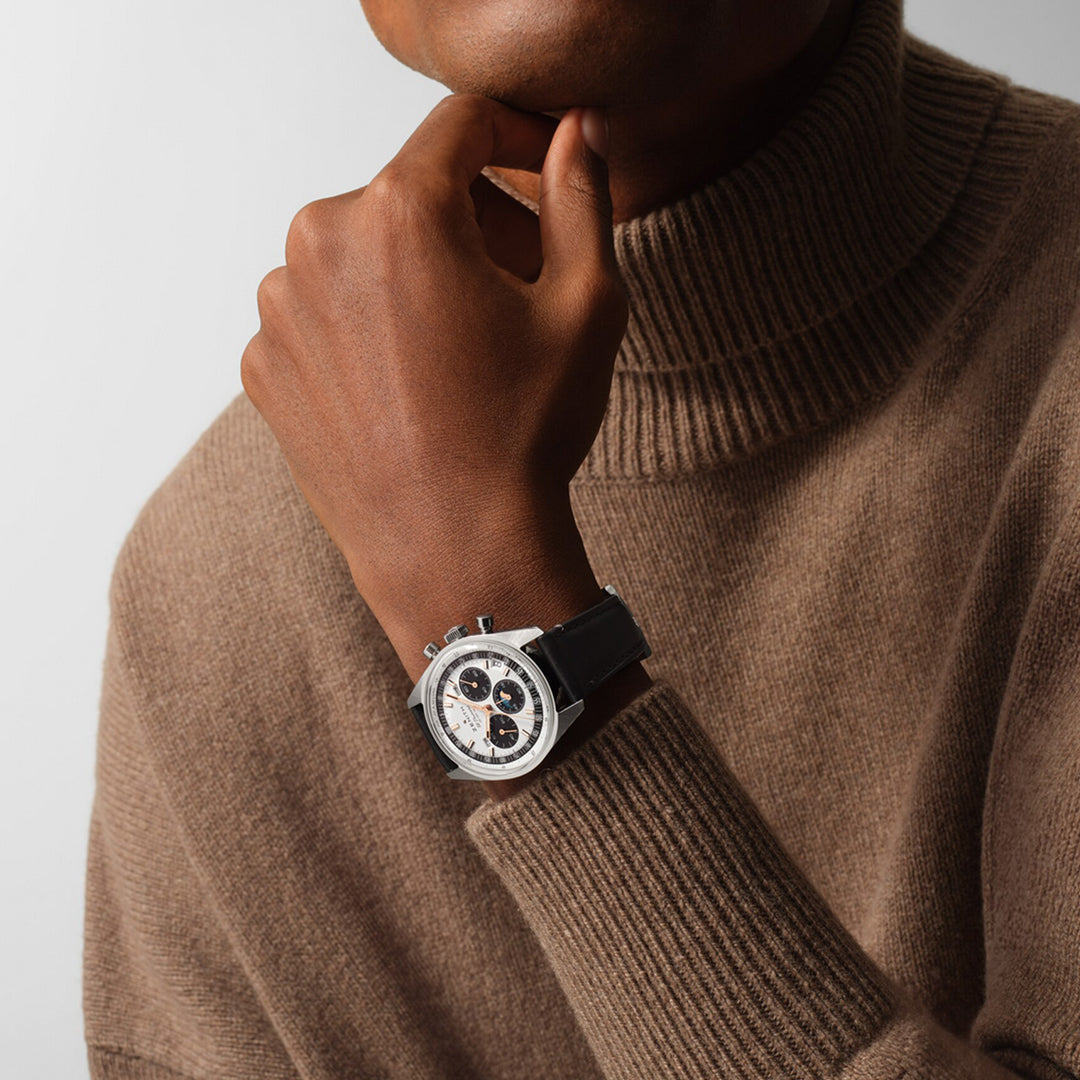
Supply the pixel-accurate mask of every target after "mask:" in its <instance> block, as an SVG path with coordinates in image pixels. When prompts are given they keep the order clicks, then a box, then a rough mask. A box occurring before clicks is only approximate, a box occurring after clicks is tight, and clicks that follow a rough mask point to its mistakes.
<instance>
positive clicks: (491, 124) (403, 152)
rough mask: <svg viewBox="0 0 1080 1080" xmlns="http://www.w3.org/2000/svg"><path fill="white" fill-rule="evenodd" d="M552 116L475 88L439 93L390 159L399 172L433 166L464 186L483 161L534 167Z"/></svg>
mask: <svg viewBox="0 0 1080 1080" xmlns="http://www.w3.org/2000/svg"><path fill="white" fill-rule="evenodd" d="M557 126H558V123H557V121H555V120H553V119H552V118H551V117H550V116H545V115H544V114H543V113H530V112H522V111H521V110H520V109H512V108H511V107H510V106H509V105H503V104H502V103H501V102H498V101H495V100H494V99H492V98H487V97H483V96H482V95H480V94H451V95H449V96H448V97H445V98H443V99H442V101H440V102H439V104H438V105H436V106H435V108H434V109H432V110H431V112H430V113H428V115H427V116H426V117H425V118H424V120H423V121H422V122H421V124H420V126H419V127H418V128H417V129H416V130H415V131H414V132H413V133H412V135H410V136H409V138H408V139H407V140H406V142H405V145H404V146H402V148H401V149H400V150H399V151H398V152H397V154H396V155H395V156H394V158H393V160H392V162H391V164H392V165H394V166H395V167H399V168H401V169H402V170H403V172H404V173H405V175H414V176H424V175H430V174H431V173H432V172H434V173H435V174H437V175H441V176H445V177H448V178H450V179H451V180H452V182H453V183H454V186H455V187H457V186H459V185H460V188H461V190H462V191H463V192H464V191H465V190H466V189H467V188H468V187H469V185H470V184H472V182H473V181H474V180H475V179H476V178H477V177H478V176H479V175H480V171H481V170H482V169H483V168H484V167H485V166H487V165H502V166H505V167H507V168H511V169H524V170H526V171H528V172H539V171H540V169H541V167H542V166H543V164H544V156H545V154H546V153H547V148H548V144H549V143H550V142H551V137H552V135H554V134H555V128H556V127H557Z"/></svg>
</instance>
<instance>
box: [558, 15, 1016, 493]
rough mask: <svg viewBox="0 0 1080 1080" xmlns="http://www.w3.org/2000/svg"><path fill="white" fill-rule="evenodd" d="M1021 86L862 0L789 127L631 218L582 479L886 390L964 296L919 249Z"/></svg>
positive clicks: (738, 445)
mask: <svg viewBox="0 0 1080 1080" xmlns="http://www.w3.org/2000/svg"><path fill="white" fill-rule="evenodd" d="M1005 85H1006V80H1004V79H1003V78H1001V77H999V76H995V75H992V74H991V73H988V72H985V71H981V70H979V69H976V68H972V67H970V66H968V65H966V64H963V63H962V62H961V61H958V60H955V59H953V58H952V57H949V56H947V55H946V54H944V53H941V52H939V51H938V50H936V49H933V48H932V47H931V46H928V45H925V44H924V43H922V42H920V41H918V40H917V39H915V38H913V37H911V36H910V35H909V34H907V33H906V31H905V30H904V27H903V20H902V0H857V3H856V5H855V10H854V12H853V17H852V23H851V26H850V28H849V30H848V34H847V37H846V39H845V42H844V44H843V46H842V48H841V50H840V53H839V55H838V56H837V58H836V60H835V61H834V62H833V65H832V66H831V68H830V69H829V71H828V72H827V73H826V75H825V77H824V79H823V80H822V82H821V83H820V84H819V86H818V87H817V89H816V90H815V91H814V93H813V95H812V96H811V97H810V99H808V101H807V103H806V104H805V105H804V107H803V108H802V109H801V111H799V112H798V113H797V114H796V115H795V116H794V117H793V118H792V120H791V121H790V122H789V123H788V124H787V125H786V126H785V127H784V128H783V129H782V130H781V131H779V132H778V133H777V134H776V135H775V136H774V137H773V138H772V139H771V140H770V141H769V142H768V143H767V144H765V145H764V146H762V147H761V148H760V149H759V150H758V151H756V152H755V153H754V154H753V155H752V156H751V157H749V158H748V159H747V160H746V161H744V162H743V163H742V164H740V165H739V166H738V167H737V168H735V169H734V170H732V171H731V172H729V173H727V174H725V175H723V176H721V177H719V178H717V179H716V180H715V181H713V182H711V183H710V184H708V185H706V186H705V187H702V188H700V189H698V190H697V191H694V192H692V193H691V194H689V195H687V196H686V197H684V198H682V199H680V200H678V201H677V202H674V203H672V204H670V205H668V206H664V207H661V208H659V209H657V210H654V211H652V212H650V213H648V214H645V215H643V216H641V217H638V218H633V219H631V220H628V221H625V222H621V223H619V224H618V225H617V226H616V228H615V246H616V253H617V256H618V262H619V267H620V270H621V273H622V275H623V278H624V280H625V282H626V286H627V289H628V292H629V295H630V307H631V314H630V321H629V325H628V328H627V332H626V336H625V338H624V340H623V343H622V346H621V348H620V351H619V354H618V358H617V360H616V370H615V378H614V381H613V385H612V395H611V400H610V402H609V406H608V411H607V415H606V417H605V420H604V424H603V426H602V428H601V431H600V434H599V435H598V437H597V440H596V442H595V443H594V445H593V448H592V450H591V451H590V453H589V456H588V458H587V459H586V461H585V462H584V463H583V465H582V468H581V470H580V472H579V474H578V477H577V478H576V479H577V480H581V479H586V478H596V477H606V476H637V475H654V474H660V473H668V472H687V471H694V470H698V469H702V468H711V467H715V466H716V465H718V464H720V463H722V462H723V461H725V460H730V459H734V458H738V457H741V456H745V455H746V454H748V453H752V452H754V451H755V450H756V449H758V448H760V447H762V446H765V445H768V444H770V443H772V442H775V441H777V440H778V439H780V438H783V437H785V436H787V435H790V434H793V433H795V432H797V431H804V430H807V429H809V428H811V427H814V426H816V425H818V424H821V423H824V422H826V421H827V420H829V419H831V418H833V417H835V416H837V415H839V414H842V413H844V412H845V411H847V410H851V409H853V408H854V407H855V406H857V405H858V404H859V403H860V402H861V401H864V400H866V399H868V398H873V397H875V396H881V394H883V393H884V392H885V391H887V389H888V387H889V386H890V385H891V384H892V383H893V382H894V381H895V378H896V376H897V374H898V373H899V371H900V370H901V369H902V368H903V367H904V365H905V362H907V361H908V360H909V359H910V356H911V352H912V350H913V349H914V348H915V347H916V344H917V342H918V340H919V330H920V328H925V327H926V325H927V322H928V320H932V319H933V318H934V317H935V313H936V312H939V310H940V307H941V301H942V300H943V299H944V297H945V295H946V294H947V292H948V284H949V283H948V282H947V281H945V280H942V278H941V275H942V274H943V273H945V272H946V271H945V269H943V267H944V266H945V265H946V264H948V263H949V262H950V260H952V262H953V263H955V262H956V259H957V258H958V255H957V253H956V252H954V251H952V250H951V249H950V250H944V249H943V250H941V251H936V252H934V254H933V257H932V258H930V259H929V261H928V262H927V263H926V265H920V259H921V258H922V257H923V255H925V253H926V251H927V248H928V247H933V246H934V245H933V244H931V240H932V239H933V238H934V237H935V235H936V234H937V233H939V232H940V231H941V230H942V226H943V223H945V222H946V219H947V218H948V217H949V216H950V212H951V211H952V209H953V208H954V205H955V203H956V202H957V197H958V194H959V192H960V191H961V189H962V187H963V185H964V182H965V178H966V177H967V175H968V173H969V171H970V168H971V163H972V159H973V156H974V154H975V151H976V148H977V147H978V145H979V142H980V140H981V139H982V137H983V134H984V131H985V128H986V125H987V122H988V120H989V118H990V115H991V113H992V111H993V108H994V105H995V103H996V102H997V100H998V99H999V97H1000V95H1001V94H1002V92H1003V88H1004V86H1005ZM965 239H966V240H967V241H968V242H970V239H971V238H970V236H966V234H965ZM937 246H938V247H941V246H942V245H937ZM945 247H946V248H947V247H948V245H947V244H946V245H945ZM939 264H940V265H939ZM955 269H956V267H955V266H954V270H955Z"/></svg>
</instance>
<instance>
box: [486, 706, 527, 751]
mask: <svg viewBox="0 0 1080 1080" xmlns="http://www.w3.org/2000/svg"><path fill="white" fill-rule="evenodd" d="M519 734H520V732H519V731H518V726H517V722H516V721H515V720H513V719H511V718H510V717H509V716H503V714H502V713H492V716H491V735H490V739H491V741H492V742H493V743H494V744H495V745H496V746H497V747H498V748H499V749H500V750H509V749H510V747H511V746H513V745H514V743H516V742H517V741H518V735H519Z"/></svg>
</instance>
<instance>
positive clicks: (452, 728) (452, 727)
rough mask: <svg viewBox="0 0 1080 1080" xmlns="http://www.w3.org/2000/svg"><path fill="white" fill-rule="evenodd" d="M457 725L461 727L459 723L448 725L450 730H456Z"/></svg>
mask: <svg viewBox="0 0 1080 1080" xmlns="http://www.w3.org/2000/svg"><path fill="white" fill-rule="evenodd" d="M459 727H461V725H460V724H451V725H450V730H451V731H457V729H458V728H459Z"/></svg>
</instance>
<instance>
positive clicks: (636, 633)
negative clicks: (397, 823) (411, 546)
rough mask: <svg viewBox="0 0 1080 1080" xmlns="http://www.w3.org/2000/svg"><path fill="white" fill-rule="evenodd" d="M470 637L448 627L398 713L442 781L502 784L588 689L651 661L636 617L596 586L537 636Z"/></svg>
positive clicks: (538, 755) (540, 752) (562, 726)
mask: <svg viewBox="0 0 1080 1080" xmlns="http://www.w3.org/2000/svg"><path fill="white" fill-rule="evenodd" d="M476 623H477V627H478V631H477V633H475V634H470V633H469V629H468V627H467V626H465V625H464V624H461V625H459V626H452V627H451V628H450V629H449V630H447V631H446V634H445V635H444V637H445V641H446V644H445V645H444V646H441V647H440V646H439V645H437V644H436V643H435V642H434V641H431V642H428V644H427V645H426V646H425V647H424V655H425V656H426V657H427V658H428V659H429V660H430V661H431V663H429V664H428V666H427V667H426V668H425V669H424V673H423V674H422V675H421V676H420V678H419V679H418V680H417V683H416V685H415V686H414V687H413V689H412V693H411V694H409V700H408V706H409V710H410V711H411V712H412V714H413V716H414V717H416V722H417V723H418V724H419V725H420V730H421V731H422V732H423V734H424V738H425V739H427V741H428V745H430V747H431V749H432V750H433V751H434V753H435V757H436V758H437V759H438V761H439V764H440V765H442V767H443V768H444V769H445V770H446V772H447V775H449V776H451V777H453V778H454V779H460V780H505V779H509V778H510V777H512V776H520V775H522V774H523V773H527V772H530V771H531V770H533V769H535V768H536V767H537V766H538V765H539V764H540V763H541V762H542V761H543V760H544V758H545V757H547V755H548V754H549V753H550V752H551V748H552V747H553V746H554V745H555V744H556V743H557V742H558V741H559V740H560V739H561V738H562V737H563V736H564V735H565V734H566V733H567V731H569V730H570V725H571V724H573V722H574V721H575V720H576V719H577V718H578V717H579V716H580V715H581V713H582V712H583V710H584V709H585V704H586V698H587V697H588V695H589V694H590V693H592V692H593V691H594V690H595V689H596V688H597V687H598V686H600V685H601V684H602V683H604V682H605V681H606V680H608V679H610V678H611V677H612V676H613V675H614V674H615V673H616V672H618V671H621V670H622V669H623V668H625V667H626V666H627V665H628V664H632V663H633V662H634V661H635V660H644V659H645V658H646V657H648V656H651V655H652V649H650V648H649V643H648V642H647V641H646V640H645V635H644V634H643V633H642V632H641V627H640V626H639V625H638V622H637V620H636V619H635V618H634V616H633V615H631V613H630V609H629V608H628V607H627V606H626V604H625V603H624V602H623V600H622V598H621V597H620V596H619V594H618V593H617V592H616V591H615V587H614V586H613V585H605V586H604V589H603V596H602V599H601V600H600V601H599V602H598V603H597V604H595V605H593V606H592V607H590V608H587V609H586V610H585V611H583V612H581V614H579V615H575V616H574V617H573V618H572V619H568V620H567V621H566V622H563V623H559V624H558V625H557V626H553V627H552V628H551V629H550V630H548V631H547V632H546V633H545V632H544V631H543V630H541V628H540V627H539V626H529V627H522V628H521V629H518V630H503V631H500V632H498V633H496V632H495V630H494V619H493V617H492V616H491V615H478V616H477V617H476Z"/></svg>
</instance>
